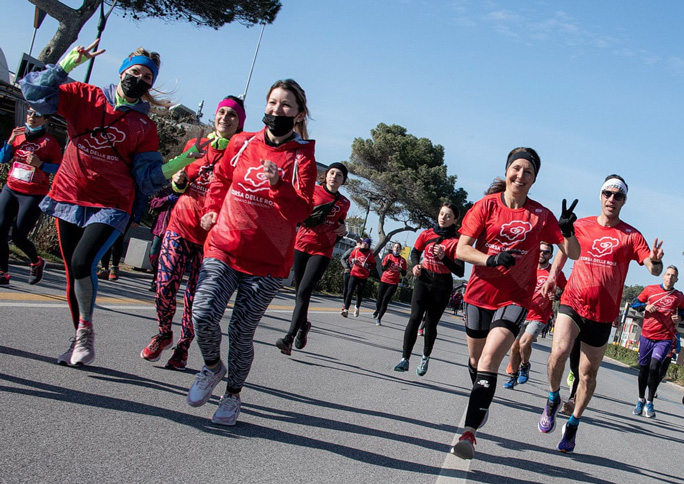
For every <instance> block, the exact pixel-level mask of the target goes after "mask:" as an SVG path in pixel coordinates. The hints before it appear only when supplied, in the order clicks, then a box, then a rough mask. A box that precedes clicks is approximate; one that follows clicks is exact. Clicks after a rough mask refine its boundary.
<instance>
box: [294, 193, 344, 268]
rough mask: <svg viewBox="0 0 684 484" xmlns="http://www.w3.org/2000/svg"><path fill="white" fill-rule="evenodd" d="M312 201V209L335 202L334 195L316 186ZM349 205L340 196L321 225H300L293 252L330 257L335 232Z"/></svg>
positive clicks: (335, 240) (335, 236) (335, 239)
mask: <svg viewBox="0 0 684 484" xmlns="http://www.w3.org/2000/svg"><path fill="white" fill-rule="evenodd" d="M313 199H314V202H313V203H314V207H316V206H318V205H325V204H327V203H330V202H332V201H334V200H335V194H334V193H330V192H329V191H328V190H326V189H325V187H324V186H323V185H316V188H315V190H314V197H313ZM349 205H350V203H349V200H348V199H347V198H346V197H345V196H343V195H342V194H340V196H339V197H338V199H337V201H336V202H335V205H333V208H332V210H330V212H329V213H328V216H327V217H326V218H325V220H324V221H323V223H321V224H318V225H316V226H315V227H306V226H305V225H303V224H302V225H300V226H299V231H298V232H297V239H296V240H295V250H298V251H300V252H306V253H307V254H311V255H322V256H324V257H332V253H333V248H334V247H335V242H337V235H336V234H335V230H336V229H337V227H339V225H340V223H342V222H344V219H345V218H347V212H348V211H349Z"/></svg>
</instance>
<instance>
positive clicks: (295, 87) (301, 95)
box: [266, 79, 309, 139]
mask: <svg viewBox="0 0 684 484" xmlns="http://www.w3.org/2000/svg"><path fill="white" fill-rule="evenodd" d="M277 88H281V89H285V90H286V91H290V92H291V93H292V94H294V97H295V99H296V100H297V106H298V107H299V112H300V113H304V114H305V116H304V119H302V120H301V121H298V122H297V123H295V126H294V130H295V132H297V133H298V134H299V135H300V136H301V137H302V138H304V139H309V132H308V131H307V129H306V123H307V119H308V118H309V108H308V107H307V106H306V92H305V91H304V89H302V86H300V85H299V84H297V81H295V80H294V79H281V80H280V81H276V82H274V83H273V85H272V86H271V88H270V89H269V90H268V94H266V101H268V97H269V96H270V95H271V92H273V90H274V89H277Z"/></svg>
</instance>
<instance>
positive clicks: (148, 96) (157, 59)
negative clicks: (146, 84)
mask: <svg viewBox="0 0 684 484" xmlns="http://www.w3.org/2000/svg"><path fill="white" fill-rule="evenodd" d="M130 55H131V56H136V55H142V56H145V57H148V58H149V59H151V60H152V62H154V63H155V64H157V68H161V56H160V55H159V53H158V52H150V51H149V50H147V49H145V48H144V47H138V48H137V49H135V51H133V52H131V54H130ZM165 96H167V93H166V92H164V91H162V90H160V89H156V88H154V87H152V88H151V89H150V90H149V91H147V92H146V93H145V94H144V95H143V96H142V97H141V98H140V99H142V100H143V101H147V102H148V103H150V105H151V106H152V107H153V108H161V110H162V111H163V110H165V109H168V108H170V107H171V106H172V105H173V103H172V102H171V100H170V99H169V98H167V97H165Z"/></svg>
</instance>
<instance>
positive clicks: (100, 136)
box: [83, 126, 126, 151]
mask: <svg viewBox="0 0 684 484" xmlns="http://www.w3.org/2000/svg"><path fill="white" fill-rule="evenodd" d="M125 139H126V133H124V132H123V131H121V130H120V129H119V128H115V127H114V126H109V127H108V128H107V129H97V130H95V131H93V132H92V133H90V136H86V137H85V138H84V139H83V142H84V143H85V144H87V145H88V146H89V147H90V148H92V149H94V150H96V151H101V150H102V149H104V148H109V147H111V146H113V145H116V144H118V143H123V142H124V140H125Z"/></svg>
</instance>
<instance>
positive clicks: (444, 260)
mask: <svg viewBox="0 0 684 484" xmlns="http://www.w3.org/2000/svg"><path fill="white" fill-rule="evenodd" d="M458 215H459V213H458V208H456V205H454V204H453V203H449V202H446V203H443V204H442V206H441V207H440V209H439V216H438V217H437V224H436V225H435V226H434V227H433V228H431V229H428V230H425V231H423V232H421V234H420V235H419V236H418V238H417V239H416V243H415V245H414V246H413V250H411V264H413V269H411V271H412V272H413V275H414V277H415V279H414V281H415V282H414V285H413V294H412V296H411V316H410V317H409V320H408V324H407V325H406V329H405V330H404V347H403V350H402V355H401V361H400V362H399V363H397V366H395V367H394V371H408V369H409V358H410V357H411V352H412V351H413V346H414V345H415V344H416V340H417V339H418V327H419V326H420V323H421V321H422V320H423V315H426V318H425V328H424V336H425V342H424V343H423V358H422V359H421V361H420V365H418V367H417V368H416V375H418V376H423V375H425V374H426V373H427V370H428V364H429V363H430V355H431V354H432V347H433V346H434V344H435V340H436V339H437V324H438V323H439V320H440V318H441V317H442V314H444V310H445V309H446V307H447V304H449V298H450V297H451V291H452V290H453V288H454V279H453V277H451V274H456V275H457V276H458V277H463V272H464V270H465V264H464V263H463V262H462V261H460V260H458V259H457V258H456V244H457V243H458V234H457V230H456V221H457V220H458ZM421 255H423V260H422V262H421V260H420V256H421Z"/></svg>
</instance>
